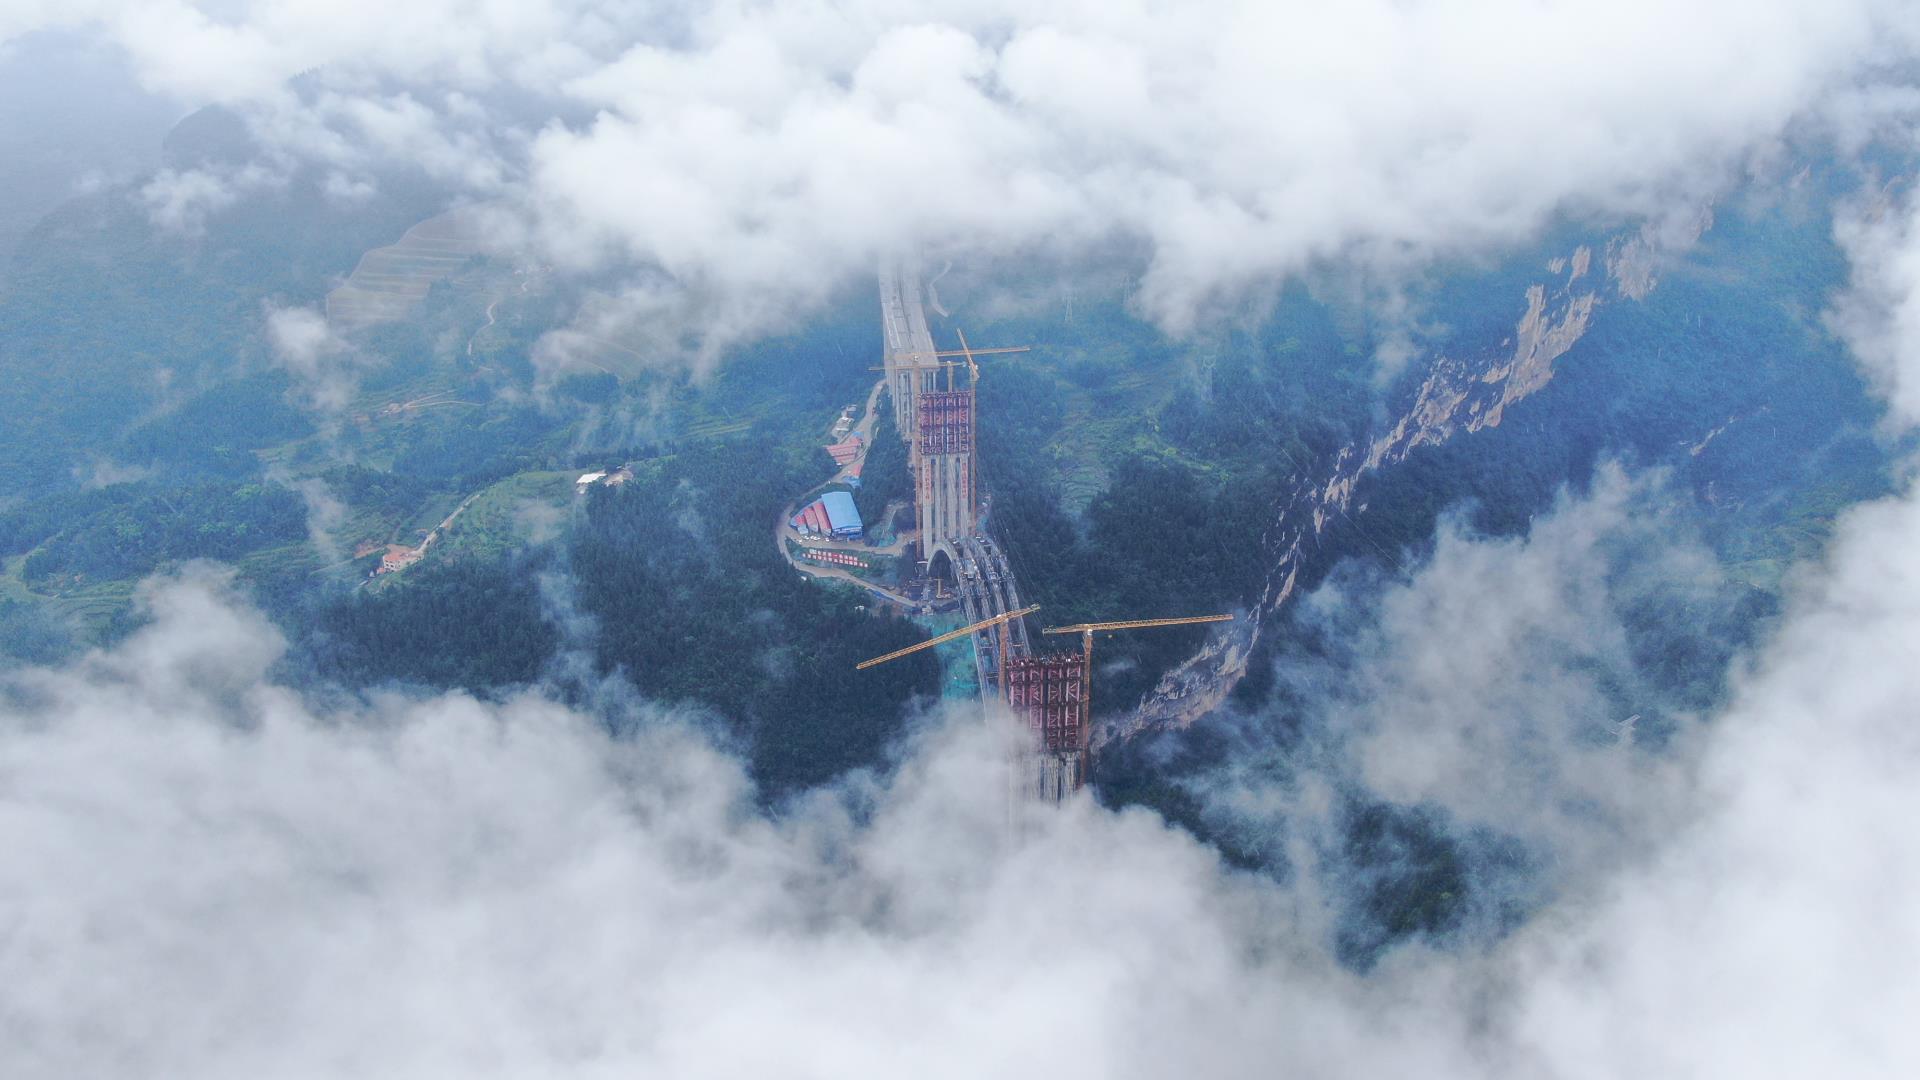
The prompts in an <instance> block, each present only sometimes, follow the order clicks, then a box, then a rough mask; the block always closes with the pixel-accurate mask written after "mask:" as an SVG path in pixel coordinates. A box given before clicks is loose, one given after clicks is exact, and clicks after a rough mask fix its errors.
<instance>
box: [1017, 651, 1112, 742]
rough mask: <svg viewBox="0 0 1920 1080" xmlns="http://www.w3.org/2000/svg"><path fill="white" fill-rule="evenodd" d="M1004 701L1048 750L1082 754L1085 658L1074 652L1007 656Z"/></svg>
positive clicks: (1086, 730) (1087, 732) (1088, 732)
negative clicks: (1005, 699) (1029, 725)
mask: <svg viewBox="0 0 1920 1080" xmlns="http://www.w3.org/2000/svg"><path fill="white" fill-rule="evenodd" d="M1006 685H1007V703H1008V704H1009V705H1012V706H1013V710H1014V712H1016V713H1019V714H1020V715H1021V716H1023V717H1025V718H1026V720H1027V723H1029V724H1031V725H1032V726H1033V730H1034V732H1035V733H1036V734H1038V735H1039V736H1040V746H1041V749H1043V750H1045V751H1047V752H1048V753H1064V754H1076V753H1077V754H1084V753H1086V751H1087V747H1088V745H1089V742H1090V740H1091V736H1092V729H1091V728H1090V727H1089V726H1088V725H1087V700H1086V689H1087V658H1086V657H1084V656H1082V655H1080V654H1078V653H1055V654H1053V655H1049V656H1011V657H1008V658H1007V678H1006Z"/></svg>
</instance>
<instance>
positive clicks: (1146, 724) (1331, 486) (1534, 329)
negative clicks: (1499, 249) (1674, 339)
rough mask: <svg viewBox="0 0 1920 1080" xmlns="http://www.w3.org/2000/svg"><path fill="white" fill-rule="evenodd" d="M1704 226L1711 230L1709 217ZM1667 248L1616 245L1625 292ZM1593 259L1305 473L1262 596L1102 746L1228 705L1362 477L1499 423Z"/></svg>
mask: <svg viewBox="0 0 1920 1080" xmlns="http://www.w3.org/2000/svg"><path fill="white" fill-rule="evenodd" d="M1707 220H1710V219H1707ZM1700 227H1701V228H1705V221H1703V222H1702V223H1701V226H1700ZM1698 235H1699V233H1698V231H1696V232H1694V234H1693V237H1691V238H1687V239H1688V241H1689V242H1691V239H1692V238H1697V237H1698ZM1657 250H1658V248H1657V242H1656V240H1655V238H1653V237H1651V236H1650V235H1648V234H1647V233H1646V232H1645V231H1644V230H1643V231H1642V233H1641V234H1640V235H1637V236H1635V237H1633V238H1631V239H1629V240H1627V241H1626V242H1625V243H1617V244H1613V245H1609V247H1608V251H1609V252H1610V254H1609V256H1608V262H1607V267H1608V281H1611V282H1613V283H1615V286H1616V289H1617V293H1618V295H1621V296H1626V297H1629V298H1633V299H1638V298H1640V297H1644V296H1645V295H1646V294H1647V292H1648V291H1649V290H1651V289H1652V288H1653V285H1654V270H1653V267H1654V265H1655V255H1656V252H1657ZM1592 258H1593V253H1592V251H1591V250H1590V249H1588V248H1586V247H1584V246H1582V247H1580V248H1578V249H1577V250H1575V251H1574V252H1573V254H1572V255H1571V256H1568V257H1566V258H1561V259H1555V260H1553V262H1552V263H1549V264H1548V269H1549V270H1550V271H1551V272H1552V273H1553V274H1555V275H1556V276H1558V275H1560V274H1562V273H1565V274H1567V279H1566V282H1565V284H1564V285H1561V286H1559V287H1557V288H1553V289H1551V291H1550V288H1549V286H1548V285H1545V284H1537V285H1533V286H1532V287H1530V288H1528V289H1527V292H1526V305H1527V306H1526V311H1525V313H1524V314H1523V315H1521V317H1520V321H1519V323H1518V324H1517V325H1516V326H1515V327H1514V335H1513V349H1512V351H1511V352H1509V353H1504V354H1500V355H1494V356H1484V357H1476V358H1472V359H1460V358H1456V357H1449V356H1441V357H1439V358H1438V359H1436V360H1435V361H1434V363H1433V367H1432V370H1431V372H1430V373H1429V374H1428V376H1427V379H1426V381H1425V382H1424V383H1422V384H1421V386H1420V388H1419V390H1417V391H1416V392H1415V393H1414V395H1413V400H1412V402H1411V404H1409V405H1408V406H1407V407H1406V408H1405V409H1404V410H1403V411H1402V413H1401V414H1400V417H1399V420H1398V422H1396V423H1395V424H1394V425H1393V426H1392V427H1390V428H1389V429H1387V431H1386V432H1385V433H1384V434H1381V435H1378V436H1375V437H1374V438H1373V439H1372V440H1371V441H1370V442H1368V443H1366V444H1365V445H1364V446H1361V445H1353V446H1348V447H1347V448H1345V449H1343V450H1342V451H1341V452H1340V453H1339V454H1338V455H1337V456H1336V457H1335V458H1334V461H1333V464H1332V465H1331V467H1330V468H1328V469H1327V470H1326V472H1325V474H1324V475H1322V476H1319V477H1311V476H1303V477H1299V478H1297V486H1296V487H1295V491H1294V494H1293V496H1292V497H1291V498H1290V499H1289V500H1288V502H1287V503H1286V504H1285V505H1283V506H1281V507H1279V508H1278V514H1277V515H1276V517H1275V520H1274V523H1273V525H1272V526H1271V527H1270V528H1269V529H1268V530H1267V532H1266V534H1265V536H1263V537H1262V542H1263V544H1264V545H1265V546H1266V547H1267V548H1269V549H1270V550H1271V551H1272V552H1273V554H1274V562H1273V569H1272V570H1271V571H1269V573H1268V576H1267V583H1266V587H1265V589H1264V590H1263V592H1262V594H1261V597H1260V600H1259V602H1258V603H1257V604H1255V605H1254V607H1253V609H1252V610H1250V611H1248V612H1247V613H1246V615H1245V617H1243V618H1240V619H1237V620H1235V621H1234V622H1232V623H1230V624H1228V625H1227V629H1226V631H1225V632H1224V633H1222V634H1221V635H1219V636H1218V637H1216V638H1214V639H1213V641H1212V642H1211V643H1210V644H1208V645H1207V646H1206V647H1205V648H1204V649H1202V650H1201V651H1200V652H1199V653H1198V654H1196V655H1195V656H1193V657H1192V658H1191V659H1189V660H1188V661H1187V662H1186V663H1184V664H1182V665H1180V666H1179V667H1178V668H1175V669H1174V670H1173V671H1171V672H1169V673H1168V674H1167V675H1166V677H1164V678H1162V679H1161V680H1160V683H1159V685H1157V686H1155V687H1154V689H1153V691H1152V692H1151V693H1149V694H1148V695H1147V696H1146V698H1145V699H1144V700H1143V701H1142V702H1141V703H1140V705H1139V707H1138V708H1136V709H1135V710H1134V711H1133V712H1132V713H1130V714H1128V715H1126V716H1124V717H1120V718H1117V719H1116V720H1114V721H1111V722H1109V723H1108V724H1107V725H1106V726H1105V727H1104V728H1102V729H1101V730H1100V731H1099V732H1097V733H1096V736H1095V745H1096V746H1098V745H1102V744H1105V743H1106V742H1108V741H1110V740H1113V739H1122V740H1124V739H1127V738H1131V737H1132V736H1134V735H1136V734H1139V733H1141V732H1143V731H1148V730H1154V729H1159V728H1167V727H1185V726H1186V725H1188V724H1191V723H1192V722H1193V721H1195V720H1197V719H1199V718H1200V717H1201V716H1204V715H1205V714H1206V713H1208V712H1210V711H1211V710H1213V709H1215V708H1217V707H1218V706H1219V705H1220V703H1221V702H1222V701H1224V700H1225V699H1226V696H1227V694H1228V693H1230V692H1231V691H1232V690H1233V687H1234V685H1235V684H1237V683H1238V682H1239V681H1240V679H1241V677H1242V676H1244V675H1245V674H1246V671H1247V664H1248V662H1249V660H1250V659H1251V657H1252V655H1253V651H1254V646H1255V645H1256V644H1257V643H1258V642H1259V640H1260V630H1261V624H1262V621H1263V620H1264V619H1265V618H1266V617H1267V616H1268V615H1271V614H1273V613H1274V612H1276V611H1278V610H1279V609H1280V608H1281V607H1282V606H1284V605H1285V604H1286V603H1287V601H1288V600H1289V599H1291V598H1292V596H1293V592H1294V589H1295V587H1296V585H1297V584H1298V581H1299V574H1300V568H1301V562H1302V558H1303V556H1304V554H1305V553H1306V551H1307V550H1308V548H1309V544H1310V543H1311V542H1312V541H1314V540H1317V539H1318V538H1319V537H1320V536H1321V535H1322V534H1323V533H1325V532H1326V530H1327V528H1328V526H1329V525H1330V524H1331V523H1332V522H1333V521H1334V519H1335V518H1336V517H1340V518H1344V517H1346V516H1348V511H1349V509H1350V506H1351V504H1352V501H1353V491H1354V487H1355V485H1356V484H1357V483H1358V482H1359V480H1360V478H1361V477H1362V476H1364V475H1366V474H1367V473H1369V472H1372V471H1374V470H1376V469H1379V468H1382V467H1384V466H1387V465H1392V464H1394V463H1396V462H1399V461H1402V460H1404V459H1405V458H1406V456H1407V455H1408V454H1410V453H1412V452H1413V451H1414V450H1415V449H1416V448H1418V447H1421V446H1433V445H1438V444H1440V443H1443V442H1446V441H1447V440H1448V439H1451V438H1453V437H1454V436H1456V435H1458V434H1460V433H1462V432H1469V433H1470V432H1475V431H1479V430H1481V429H1483V428H1489V427H1497V426H1499V424H1500V421H1501V419H1502V418H1503V417H1504V416H1505V415H1506V410H1507V409H1508V407H1509V406H1512V405H1514V404H1516V403H1518V402H1520V401H1522V400H1524V399H1525V398H1527V397H1529V396H1531V395H1533V394H1536V393H1538V392H1540V390H1541V389H1542V388H1544V387H1545V386H1546V385H1547V384H1548V383H1549V382H1550V381H1552V379H1553V372H1554V361H1556V360H1558V359H1559V358H1560V357H1561V356H1563V355H1565V353H1566V351H1567V350H1568V349H1571V348H1572V347H1573V345H1574V343H1575V342H1577V341H1579V340H1580V337H1581V335H1582V334H1584V333H1586V330H1587V326H1588V323H1589V322H1590V321H1591V319H1592V318H1593V312H1594V307H1595V306H1596V305H1597V304H1598V303H1599V302H1600V290H1602V289H1604V288H1606V287H1607V283H1608V282H1607V281H1594V280H1592V279H1588V281H1589V284H1588V286H1587V287H1586V288H1585V289H1584V290H1582V289H1578V288H1577V286H1578V285H1579V284H1580V282H1581V280H1582V279H1583V278H1586V276H1587V271H1588V270H1589V268H1590V267H1591V263H1592ZM1622 271H1624V274H1625V276H1624V277H1623V276H1622Z"/></svg>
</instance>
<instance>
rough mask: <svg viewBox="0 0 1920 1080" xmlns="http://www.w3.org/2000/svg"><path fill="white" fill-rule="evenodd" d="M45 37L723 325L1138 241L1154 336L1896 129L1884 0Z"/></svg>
mask: <svg viewBox="0 0 1920 1080" xmlns="http://www.w3.org/2000/svg"><path fill="white" fill-rule="evenodd" d="M48 25H64V26H70V27H79V28H81V29H83V30H85V31H87V32H90V33H93V34H96V35H99V36H100V37H102V38H103V39H106V40H110V41H112V42H115V43H117V44H118V46H119V47H120V48H121V49H123V50H124V51H125V54H126V56H127V58H128V61H129V63H130V64H131V65H132V67H133V70H134V71H135V72H136V73H137V75H138V77H139V78H140V79H141V80H142V81H143V82H144V83H145V85H146V86H147V87H148V88H149V89H150V90H152V91H153V92H155V93H160V94H164V95H168V96H170V97H171V98H173V99H175V100H178V101H181V102H186V103H195V104H197V103H204V102H224V103H227V104H230V105H233V106H235V107H237V108H241V109H243V110H244V111H245V112H246V114H247V115H248V117H249V118H250V120H251V122H252V123H253V124H254V126H255V128H256V131H257V133H258V134H259V135H260V136H261V137H262V138H263V139H264V140H266V142H267V143H268V144H269V145H270V146H271V147H272V149H273V153H274V154H277V155H285V157H283V158H281V159H280V160H281V161H282V163H283V164H284V163H285V162H286V161H291V160H300V161H306V162H316V163H319V164H321V165H322V166H323V167H325V168H327V169H329V170H331V171H332V172H333V173H334V175H335V180H336V183H337V185H338V188H337V189H338V190H339V191H341V192H343V193H351V192H364V191H365V190H366V185H368V184H370V183H373V182H374V173H376V172H377V171H378V168H379V166H380V165H381V163H383V162H389V161H392V160H395V159H403V160H405V161H408V162H410V163H413V164H415V165H418V166H421V167H424V168H426V169H428V170H429V171H431V172H432V173H434V174H435V175H436V176H438V177H439V178H440V179H442V180H443V181H444V182H445V183H446V184H447V185H449V187H450V188H451V189H452V190H454V191H456V192H458V193H460V195H461V196H462V197H465V198H470V199H486V200H494V201H496V202H497V204H498V205H500V206H503V207H505V208H508V209H510V210H511V211H512V212H513V215H514V217H515V218H516V219H518V221H519V223H520V224H521V225H522V226H524V227H525V228H526V229H527V230H528V234H527V235H526V236H525V237H524V239H525V240H526V241H527V242H529V243H531V244H533V245H535V246H536V247H538V248H540V249H541V250H543V251H544V252H545V254H546V255H548V256H549V257H550V258H552V259H554V260H557V261H558V262H559V263H560V264H562V265H564V266H575V267H599V268H614V269H616V270H617V269H618V268H622V267H635V266H650V267H658V268H662V269H664V270H665V271H666V274H667V281H668V283H669V285H670V287H669V288H667V289H666V291H668V292H670V293H671V294H672V296H671V298H670V299H673V300H677V302H679V303H680V304H682V305H683V306H684V308H685V309H686V313H687V316H688V318H689V319H691V320H694V321H696V322H698V323H699V324H700V325H702V326H704V328H705V329H706V331H707V332H709V333H711V334H713V335H715V336H716V337H718V338H722V339H725V338H731V337H733V336H736V335H738V334H742V333H752V332H759V331H764V330H766V329H769V328H774V327H778V326H779V325H782V324H783V323H785V322H786V321H788V320H790V319H792V318H793V317H795V315H796V313H798V312H802V311H804V310H806V309H807V308H808V307H809V306H810V305H812V304H814V303H817V302H818V301H819V299H820V298H821V297H822V296H823V295H824V294H825V293H826V292H827V291H828V290H830V289H831V288H832V287H833V286H835V285H837V284H839V283H841V282H843V281H845V280H846V279H847V278H848V276H849V275H853V274H863V275H864V274H867V273H870V272H871V268H872V266H873V263H874V260H875V258H876V256H877V254H878V253H879V252H881V251H884V250H889V249H893V248H897V247H901V246H911V245H925V246H927V247H929V248H931V249H934V250H961V251H967V252H973V253H1006V252H1018V251H1023V250H1032V249H1036V248H1040V249H1046V250H1049V251H1062V252H1068V253H1071V252H1074V251H1079V250H1084V249H1086V248H1087V247H1089V246H1090V245H1094V244H1099V243H1104V242H1109V241H1113V240H1116V239H1118V240H1122V241H1125V242H1129V243H1136V244H1143V245H1145V246H1146V250H1147V251H1149V252H1150V258H1151V264H1150V266H1149V267H1148V268H1147V271H1146V274H1145V276H1144V278H1143V280H1142V281H1141V282H1140V284H1139V288H1138V294H1137V300H1138V303H1139V305H1140V307H1141V310H1142V311H1143V312H1145V313H1146V314H1148V315H1150V316H1151V317H1153V318H1155V319H1156V320H1158V321H1159V322H1160V323H1162V324H1163V325H1164V326H1166V327H1168V328H1169V329H1173V330H1176V331H1179V330H1183V329H1186V328H1189V327H1191V326H1193V325H1194V321H1195V320H1196V319H1197V318H1199V317H1200V316H1201V314H1202V313H1203V312H1204V311H1206V310H1207V307H1208V305H1209V303H1210V302H1211V301H1217V300H1220V299H1223V298H1228V297H1232V296H1234V295H1235V294H1237V293H1239V292H1241V291H1243V290H1247V289H1255V290H1258V289H1261V288H1264V287H1266V286H1268V285H1270V283H1271V281H1272V280H1273V278H1274V277H1275V276H1276V275H1278V274H1283V273H1286V272H1288V271H1294V270H1298V269H1300V268H1302V267H1304V266H1308V265H1311V264H1315V263H1316V262H1317V261H1320V262H1324V261H1330V260H1337V261H1339V262H1340V263H1341V264H1342V265H1345V266H1347V267H1349V268H1351V267H1353V266H1355V265H1359V266H1364V267H1366V268H1369V272H1371V273H1374V274H1377V275H1379V276H1381V277H1383V278H1387V279H1391V278H1392V277H1393V276H1394V275H1395V274H1397V273H1399V272H1401V271H1402V270H1404V269H1405V268H1407V267H1409V266H1418V265H1420V264H1421V263H1423V262H1424V261H1426V260H1428V259H1430V258H1431V257H1433V256H1434V255H1436V254H1458V253H1483V252H1488V251H1497V250H1499V248H1500V246H1501V245H1506V244H1511V243H1513V242H1515V241H1518V240H1521V239H1524V238H1526V237H1527V236H1528V235H1529V234H1530V233H1531V232H1532V231H1533V230H1535V229H1537V228H1538V227H1539V226H1540V225H1541V223H1542V222H1543V221H1545V220H1547V219H1548V218H1549V217H1550V216H1552V215H1555V214H1565V215H1573V216H1576V217H1591V218H1594V219H1596V220H1603V221H1613V220H1618V219H1619V218H1620V217H1621V216H1623V215H1625V216H1634V215H1648V216H1653V217H1656V218H1657V217H1659V216H1660V215H1662V214H1665V213H1670V212H1684V211H1688V210H1690V209H1691V207H1692V206H1693V205H1694V204H1696V203H1697V202H1698V201H1699V200H1700V199H1701V198H1703V197H1705V196H1707V195H1710V194H1711V193H1713V192H1715V191H1717V190H1720V189H1721V188H1723V187H1724V186H1725V185H1727V184H1728V183H1729V182H1731V181H1734V180H1737V179H1738V178H1739V177H1740V176H1742V175H1743V174H1744V172H1745V171H1746V170H1748V169H1750V168H1753V167H1755V166H1756V165H1758V164H1760V163H1764V162H1765V161H1766V160H1767V158H1768V156H1769V155H1770V154H1771V153H1773V152H1774V150H1775V149H1776V147H1777V145H1778V143H1779V140H1781V139H1782V138H1783V137H1785V136H1787V135H1788V134H1790V133H1792V132H1795V131H1800V132H1819V133H1828V134H1831V133H1836V132H1838V133H1842V134H1843V135H1844V136H1845V137H1848V138H1852V137H1857V136H1858V135H1859V134H1860V133H1861V132H1863V131H1867V130H1871V129H1872V128H1873V127H1874V126H1875V125H1877V124H1881V123H1884V122H1887V121H1889V120H1892V121H1899V120H1902V119H1904V118H1909V117H1910V116H1911V111H1912V109H1913V108H1914V101H1913V99H1912V91H1911V88H1910V87H1909V88H1901V89H1889V87H1898V85H1899V84H1898V83H1897V82H1892V81H1890V79H1889V73H1890V72H1895V71H1898V70H1899V66H1900V65H1901V64H1903V63H1906V62H1908V61H1909V60H1910V59H1911V58H1912V55H1913V50H1914V49H1915V47H1916V45H1920V14H1916V9H1915V8H1914V7H1913V5H1911V4H1908V3H1904V2H1897V0H1888V2H1874V0H1860V2H1850V3H1849V2H1841V3H1835V2H1795V0H1700V2H1694V3H1689V4H1680V5H1676V4H1670V3H1660V2H1655V0H1617V2H1613V3H1607V4H1584V5H1583V4H1541V3H1536V2H1533V0H1482V2H1477V3H1471V4H1452V3H1447V4H1441V3H1400V2H1386V0H1360V2H1356V3H1342V4H1326V3H1266V2H1260V3H1241V2H1231V0H1198V2H1190V3H1179V4H1165V3H1143V2H1123V3H1104V2H1102V3H1093V2H1086V3H1076V2H1063V3H1029V2H1021V3H1001V2H996V0H925V2H915V0H891V2H878V3H830V2H817V0H775V2H771V3H752V4H746V3H718V4H712V5H697V6H696V5H675V4H660V3H619V4H604V3H596V4H586V3H579V2H571V0H561V2H558V3H554V2H547V0H541V2H532V0H491V2H487V3H457V2H454V0H425V2H421V3H413V4H405V5H395V4H390V3H374V2H371V0H344V2H343V0H327V2H320V0H264V2H251V0H228V2H224V3H212V2H204V3H189V2H183V0H138V2H133V0H127V2H121V0H71V2H70V0H62V2H60V3H57V4H56V3H45V4H38V3H35V2H34V0H28V2H27V3H25V4H24V5H22V4H21V3H19V2H18V0H16V2H15V3H14V4H12V5H9V7H8V8H7V10H6V12H4V13H0V40H4V39H6V38H7V37H8V36H9V34H17V33H20V32H23V31H25V30H29V29H32V28H34V27H43V26H48ZM300 73H306V74H305V87H306V89H305V92H304V94H303V95H302V96H296V95H294V94H293V93H291V92H290V91H289V90H288V88H287V80H288V79H289V78H290V77H292V76H294V75H296V74H300ZM168 179H169V180H170V182H171V183H172V184H174V185H178V189H179V191H181V192H182V193H183V196H182V197H183V198H185V199H188V200H191V199H192V198H195V197H197V198H202V199H206V200H213V201H217V200H219V199H221V198H223V197H225V196H224V194H223V192H222V187H221V185H222V182H223V181H224V182H226V183H227V184H229V185H232V184H236V183H238V184H242V185H244V182H245V181H244V178H236V177H222V176H207V177H185V178H183V177H179V176H174V177H170V178H168ZM166 190H167V191H168V192H169V193H171V192H172V191H173V190H174V188H173V187H168V188H167V189H166ZM161 205H163V206H165V207H167V208H168V209H169V210H170V211H171V212H172V213H173V214H174V215H175V216H176V217H181V216H182V214H183V213H185V212H186V211H190V210H191V206H190V205H186V206H184V207H183V205H182V203H181V201H180V200H179V199H169V200H166V201H164V202H163V203H162V204H161ZM183 220H189V221H190V220H191V217H190V214H188V215H187V216H185V217H184V218H183ZM517 232H518V230H516V229H512V228H509V227H508V226H507V225H506V223H504V222H503V223H500V226H499V228H498V229H497V230H496V234H495V237H494V238H495V239H496V240H498V241H501V242H505V243H513V242H517V241H518V240H519V239H523V238H522V237H519V236H517V235H516V234H517ZM662 291H663V286H662V285H661V283H660V280H659V279H657V278H648V279H647V284H646V285H645V286H641V285H639V284H637V283H636V285H635V286H634V289H633V292H634V294H635V295H634V297H633V301H634V304H635V306H636V308H637V309H638V310H639V311H641V312H644V313H646V314H647V315H648V316H649V317H651V318H656V319H657V318H659V317H660V314H661V312H662V310H663V305H664V304H665V303H666V301H665V300H663V297H662Z"/></svg>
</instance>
